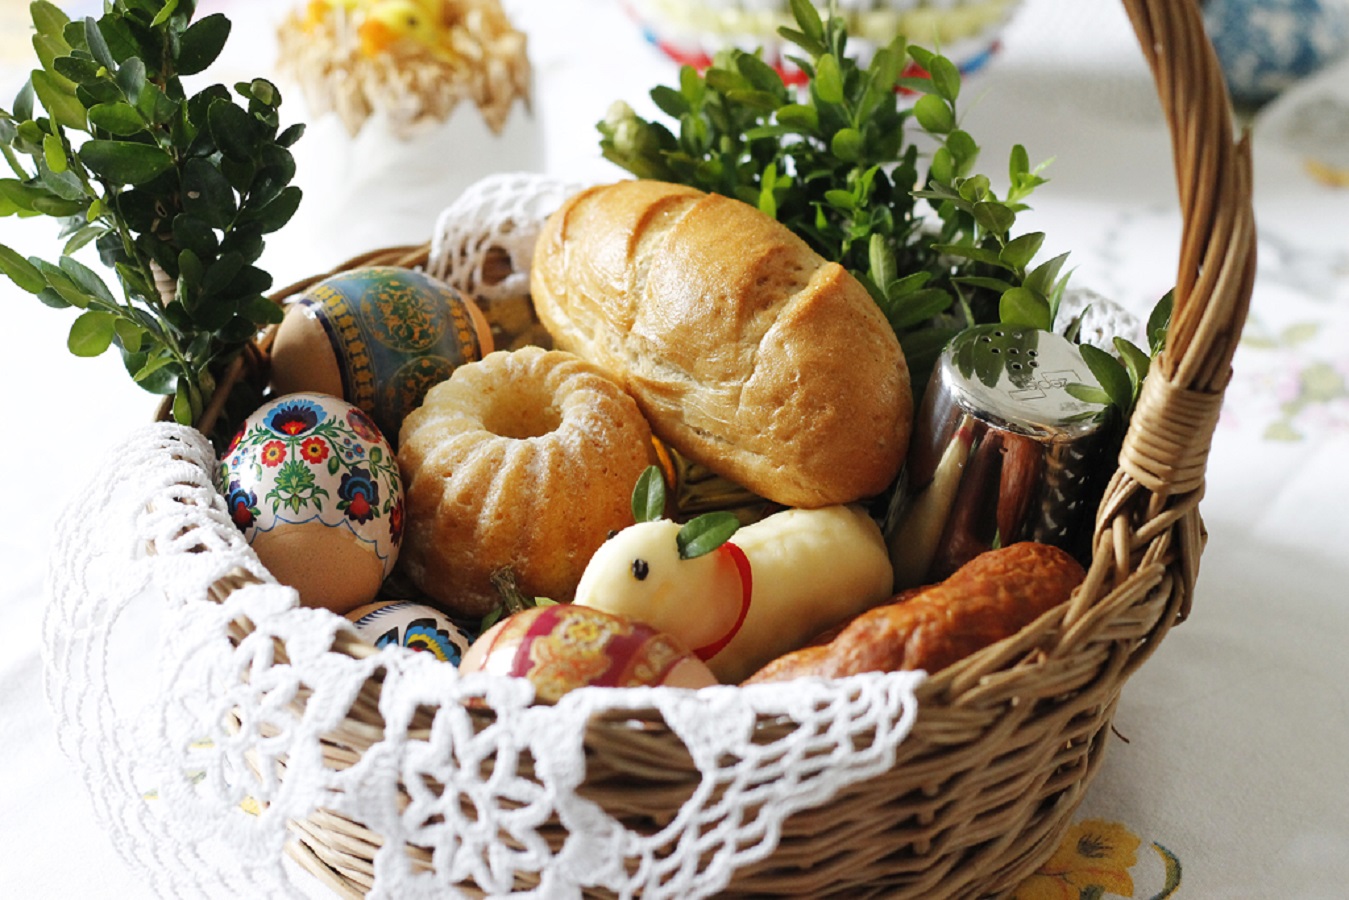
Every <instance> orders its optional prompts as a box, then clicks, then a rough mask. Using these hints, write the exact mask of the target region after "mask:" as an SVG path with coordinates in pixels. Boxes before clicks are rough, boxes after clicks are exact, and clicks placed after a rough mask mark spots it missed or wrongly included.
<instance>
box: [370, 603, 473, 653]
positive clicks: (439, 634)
mask: <svg viewBox="0 0 1349 900" xmlns="http://www.w3.org/2000/svg"><path fill="white" fill-rule="evenodd" d="M347 618H348V619H350V620H351V622H352V624H353V625H354V626H355V627H356V633H357V634H359V635H360V636H361V637H363V638H365V639H366V640H367V641H369V642H370V643H372V644H374V645H375V646H376V647H387V646H389V645H391V644H392V645H394V646H398V647H407V648H408V649H410V650H417V651H420V652H423V653H430V654H431V655H432V656H434V657H435V658H436V659H438V660H440V661H441V662H447V663H449V664H451V665H454V666H457V665H459V661H460V660H461V659H463V657H464V652H465V651H467V650H468V647H469V644H470V643H472V640H473V638H472V635H471V634H470V633H469V631H468V629H466V628H464V627H463V626H461V625H459V624H458V623H456V622H455V621H454V620H453V619H451V618H450V617H449V616H447V615H445V614H444V613H443V612H441V611H440V610H438V609H436V608H435V607H434V606H427V605H426V604H424V603H413V602H412V601H410V600H376V601H375V602H374V603H367V604H366V605H364V606H360V607H357V608H356V609H353V610H352V611H351V612H349V613H347Z"/></svg>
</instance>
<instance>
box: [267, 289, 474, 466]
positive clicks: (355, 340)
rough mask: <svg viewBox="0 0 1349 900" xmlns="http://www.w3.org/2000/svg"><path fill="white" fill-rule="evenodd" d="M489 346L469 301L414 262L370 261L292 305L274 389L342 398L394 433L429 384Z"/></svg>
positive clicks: (274, 357)
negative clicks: (382, 263)
mask: <svg viewBox="0 0 1349 900" xmlns="http://www.w3.org/2000/svg"><path fill="white" fill-rule="evenodd" d="M491 351H492V334H491V330H490V328H489V326H488V324H487V320H486V318H484V316H483V314H482V311H481V310H480V309H479V308H478V306H477V304H475V303H474V302H473V301H472V300H470V299H468V298H466V297H463V296H462V295H460V294H459V293H458V292H457V291H456V290H454V288H452V287H450V286H449V285H448V284H445V283H444V282H443V281H440V280H438V279H436V278H432V277H431V276H429V275H427V274H426V273H424V272H421V271H418V270H415V269H407V268H402V267H398V266H367V267H364V268H357V269H352V270H349V271H346V272H342V273H339V274H337V275H333V276H331V277H329V278H327V279H324V280H323V281H320V282H319V283H318V284H316V285H314V286H313V287H310V288H309V289H308V290H306V291H305V292H304V293H303V294H302V295H301V296H300V297H299V299H298V300H295V301H294V302H292V303H291V304H290V305H289V306H288V307H287V310H286V315H285V318H284V319H282V321H281V325H280V326H279V327H278V328H277V331H276V338H275V340H274V342H273V344H272V351H271V365H272V374H271V378H272V388H273V390H274V391H275V392H276V393H277V394H291V393H296V392H300V391H316V392H319V393H323V394H331V395H333V396H336V397H342V398H343V399H345V400H347V401H348V402H350V403H353V404H355V405H356V406H358V407H360V408H361V409H363V410H365V412H367V413H368V414H369V415H370V417H371V418H372V419H374V420H375V424H376V425H378V426H379V428H380V430H381V431H383V433H384V434H385V435H386V436H388V437H389V439H390V441H391V442H396V441H397V439H398V429H399V427H400V426H401V425H402V423H403V418H404V417H405V416H406V415H407V414H408V413H409V412H411V411H412V410H414V409H416V408H417V407H418V406H420V405H421V402H422V398H423V397H424V396H426V392H427V391H428V390H429V389H430V388H431V387H433V386H434V385H437V384H439V383H440V382H442V381H444V380H445V379H446V378H449V377H450V373H451V372H453V371H454V370H455V369H456V368H457V367H458V366H460V365H462V364H463V363H466V362H471V361H473V360H478V359H482V358H483V356H484V355H485V354H487V353H490V352H491Z"/></svg>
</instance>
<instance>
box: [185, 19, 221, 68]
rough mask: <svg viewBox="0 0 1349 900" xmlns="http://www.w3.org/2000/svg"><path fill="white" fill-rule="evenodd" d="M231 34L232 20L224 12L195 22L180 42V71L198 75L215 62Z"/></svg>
mask: <svg viewBox="0 0 1349 900" xmlns="http://www.w3.org/2000/svg"><path fill="white" fill-rule="evenodd" d="M229 34H230V20H229V19H228V18H226V17H225V14H224V13H214V14H212V15H209V16H207V17H206V18H204V19H200V20H198V21H196V22H194V23H193V24H192V25H191V26H190V27H189V28H188V29H187V31H184V32H183V36H182V38H181V40H180V43H179V50H178V72H179V74H182V75H196V74H197V73H198V72H204V71H205V70H206V68H207V67H208V66H210V65H211V63H213V62H215V60H216V57H217V56H219V55H220V51H221V50H222V49H224V47H225V41H226V40H227V39H228V38H229Z"/></svg>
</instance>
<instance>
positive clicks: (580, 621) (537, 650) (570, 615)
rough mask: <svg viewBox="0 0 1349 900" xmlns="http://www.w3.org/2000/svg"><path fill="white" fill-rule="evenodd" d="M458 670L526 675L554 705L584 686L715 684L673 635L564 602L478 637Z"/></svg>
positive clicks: (538, 693)
mask: <svg viewBox="0 0 1349 900" xmlns="http://www.w3.org/2000/svg"><path fill="white" fill-rule="evenodd" d="M459 671H460V672H465V673H468V672H478V671H482V672H489V673H492V674H496V675H511V676H515V677H518V678H528V679H529V680H530V681H531V682H533V684H534V691H535V697H536V698H537V699H538V700H541V701H544V702H547V703H552V702H555V701H556V700H557V699H558V698H559V697H561V696H562V695H563V694H565V693H567V692H568V691H570V690H573V689H575V688H579V687H587V686H606V687H637V686H641V685H650V686H655V685H662V684H664V685H670V686H672V687H687V688H699V687H706V686H708V685H712V684H716V683H717V679H716V677H715V676H713V674H712V672H711V670H709V669H708V668H707V666H706V665H705V664H704V663H703V662H702V661H701V660H700V659H698V657H696V656H694V655H693V654H692V653H691V652H689V650H688V649H687V648H685V647H684V646H683V645H682V644H680V643H679V642H678V641H677V640H675V639H674V638H672V637H670V636H669V635H667V634H665V633H663V632H660V631H657V630H655V629H654V628H650V627H648V626H646V625H643V624H641V623H639V622H634V621H632V620H631V619H627V618H625V617H623V616H616V615H613V614H612V613H606V612H603V611H601V610H598V609H590V608H587V607H584V606H571V605H568V604H558V605H555V606H538V607H532V608H530V609H526V610H523V611H521V612H518V613H515V614H514V615H512V616H510V617H508V618H506V619H503V620H502V621H500V622H498V623H496V624H495V625H493V626H492V627H491V628H489V629H488V630H487V631H485V632H483V635H482V637H480V638H478V639H477V640H476V641H474V642H473V645H472V646H471V647H469V649H468V652H467V653H466V654H464V660H463V662H461V663H460V664H459Z"/></svg>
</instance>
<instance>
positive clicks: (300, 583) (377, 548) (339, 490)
mask: <svg viewBox="0 0 1349 900" xmlns="http://www.w3.org/2000/svg"><path fill="white" fill-rule="evenodd" d="M220 462H221V465H220V475H219V482H218V484H219V488H220V491H221V493H222V494H224V496H225V502H226V504H227V506H228V508H229V513H230V517H231V518H233V520H234V523H235V524H236V525H238V526H239V528H240V530H242V531H243V533H244V537H245V538H247V540H248V542H249V544H250V545H251V546H252V547H253V549H254V551H256V552H257V554H258V558H259V559H260V560H261V561H262V564H263V565H264V566H266V567H267V570H268V571H270V572H271V573H272V575H274V576H275V577H276V579H277V580H278V581H280V582H281V583H282V584H287V585H290V586H291V587H293V588H295V589H296V590H298V591H299V592H300V602H301V603H303V604H304V605H306V606H317V607H323V608H325V609H330V610H332V611H333V612H337V613H345V612H347V611H348V610H351V609H354V608H355V607H357V606H360V605H361V604H362V603H368V602H370V601H371V600H373V599H374V598H375V594H376V593H377V592H378V591H379V588H380V585H381V584H382V583H383V581H384V578H385V577H386V576H387V575H388V574H389V572H390V571H391V570H392V569H393V566H394V563H395V562H397V560H398V547H399V544H400V542H401V541H402V538H403V510H404V505H403V484H402V480H401V478H400V477H399V473H398V463H397V460H396V458H395V457H394V453H393V449H392V448H391V447H390V446H389V442H388V441H387V440H385V439H384V436H383V435H382V434H381V433H380V430H379V428H377V427H376V426H375V423H374V422H372V421H371V419H370V417H369V416H368V415H366V414H365V413H364V412H363V411H362V410H361V409H359V408H358V407H356V406H353V405H352V404H350V403H348V402H346V401H345V400H341V399H338V398H337V397H330V396H327V395H325V394H314V393H300V394H290V395H287V396H285V397H280V398H278V399H276V400H273V401H271V402H270V403H267V404H265V405H263V406H262V407H261V408H259V409H258V410H257V411H256V412H254V413H253V415H251V416H249V417H248V420H247V421H245V422H244V424H243V427H242V428H240V429H239V431H238V433H237V434H236V435H235V437H234V440H232V441H231V442H230V445H229V447H228V448H227V449H226V450H225V452H224V454H222V456H221V459H220Z"/></svg>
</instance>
